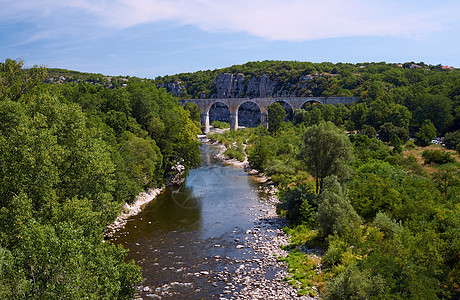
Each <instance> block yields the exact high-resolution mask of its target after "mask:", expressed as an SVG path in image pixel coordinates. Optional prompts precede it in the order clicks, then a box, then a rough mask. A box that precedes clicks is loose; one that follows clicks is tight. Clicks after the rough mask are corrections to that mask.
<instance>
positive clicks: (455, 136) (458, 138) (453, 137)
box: [443, 130, 460, 150]
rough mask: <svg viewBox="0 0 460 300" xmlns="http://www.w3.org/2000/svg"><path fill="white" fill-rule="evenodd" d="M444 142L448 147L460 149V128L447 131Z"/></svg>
mask: <svg viewBox="0 0 460 300" xmlns="http://www.w3.org/2000/svg"><path fill="white" fill-rule="evenodd" d="M443 143H444V144H445V145H446V148H447V149H453V150H460V130H457V131H454V132H448V133H446V137H445V138H444V140H443Z"/></svg>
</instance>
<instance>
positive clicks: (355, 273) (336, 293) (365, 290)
mask: <svg viewBox="0 0 460 300" xmlns="http://www.w3.org/2000/svg"><path fill="white" fill-rule="evenodd" d="M385 290H386V286H385V280H384V279H383V278H382V277H381V276H379V275H377V276H372V275H370V274H369V273H368V272H366V271H361V270H359V269H358V267H357V266H355V265H351V266H349V267H348V268H347V269H346V270H345V272H343V273H341V274H339V275H337V276H336V277H334V278H333V279H332V280H331V281H330V282H329V283H328V284H327V285H326V292H325V295H324V296H325V297H324V299H369V298H377V297H378V296H381V297H383V296H384V295H385Z"/></svg>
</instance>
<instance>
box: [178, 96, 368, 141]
mask: <svg viewBox="0 0 460 300" xmlns="http://www.w3.org/2000/svg"><path fill="white" fill-rule="evenodd" d="M358 99H359V98H358V97H275V98H211V99H182V100H179V103H181V104H182V105H183V106H184V105H185V104H187V103H189V102H191V103H195V104H196V105H198V107H199V108H200V111H201V124H202V125H204V133H207V132H209V110H210V109H211V106H212V105H213V104H214V103H216V102H221V103H224V104H226V105H227V107H228V108H229V110H230V128H231V129H233V130H237V129H238V109H239V108H240V106H241V104H243V103H245V102H253V103H255V104H257V105H258V106H259V109H260V113H261V120H260V124H261V125H262V126H267V114H268V113H267V106H269V105H270V104H272V103H274V102H286V103H287V104H289V105H290V106H291V108H292V111H295V110H296V109H298V108H301V107H302V105H304V104H305V103H307V102H317V103H321V104H324V105H328V104H333V105H337V104H339V103H342V104H351V103H352V102H357V101H358Z"/></svg>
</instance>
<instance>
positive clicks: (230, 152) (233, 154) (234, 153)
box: [224, 142, 246, 161]
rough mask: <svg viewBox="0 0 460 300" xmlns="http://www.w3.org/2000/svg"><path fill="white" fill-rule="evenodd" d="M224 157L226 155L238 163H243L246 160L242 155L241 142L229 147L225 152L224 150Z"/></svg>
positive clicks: (244, 155)
mask: <svg viewBox="0 0 460 300" xmlns="http://www.w3.org/2000/svg"><path fill="white" fill-rule="evenodd" d="M224 155H227V156H228V157H230V158H236V159H237V160H239V161H244V159H245V158H246V154H245V153H244V146H243V144H242V143H241V142H240V143H236V144H232V145H229V146H228V147H227V150H225V152H224Z"/></svg>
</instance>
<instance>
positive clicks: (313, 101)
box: [300, 99, 323, 109]
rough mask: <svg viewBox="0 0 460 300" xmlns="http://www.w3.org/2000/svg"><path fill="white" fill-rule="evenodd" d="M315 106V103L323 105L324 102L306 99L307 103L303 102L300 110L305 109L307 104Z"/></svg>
mask: <svg viewBox="0 0 460 300" xmlns="http://www.w3.org/2000/svg"><path fill="white" fill-rule="evenodd" d="M308 103H310V104H314V103H318V104H323V102H322V101H321V100H319V99H306V100H305V101H303V102H302V104H301V105H300V108H303V109H305V105H306V104H308Z"/></svg>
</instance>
